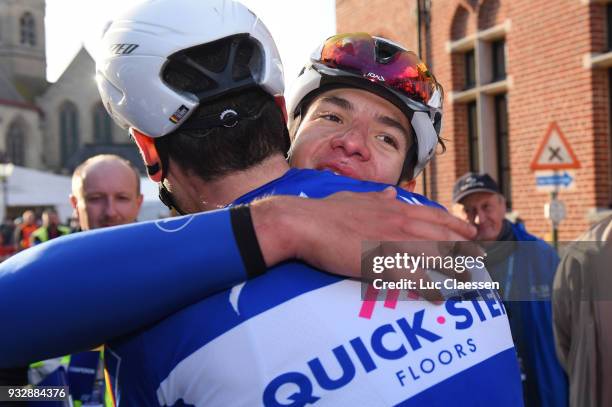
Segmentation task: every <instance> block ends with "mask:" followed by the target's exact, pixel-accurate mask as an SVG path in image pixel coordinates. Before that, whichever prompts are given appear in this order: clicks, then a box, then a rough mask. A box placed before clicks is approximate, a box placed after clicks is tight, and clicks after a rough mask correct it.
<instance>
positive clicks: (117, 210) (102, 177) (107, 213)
mask: <svg viewBox="0 0 612 407" xmlns="http://www.w3.org/2000/svg"><path fill="white" fill-rule="evenodd" d="M142 200H143V196H142V194H141V193H140V175H139V174H138V170H137V169H136V168H134V166H133V165H132V163H130V162H129V161H128V160H125V159H123V158H121V157H119V156H117V155H113V154H102V155H97V156H94V157H91V158H89V159H88V160H86V161H85V162H83V163H82V164H81V165H79V166H78V167H77V168H76V170H74V174H73V175H72V194H71V195H70V203H71V204H72V207H73V208H74V209H75V211H76V214H77V219H78V221H79V226H80V228H81V230H90V229H97V228H102V227H107V226H116V225H124V224H126V223H132V222H135V221H136V218H137V217H138V212H139V211H140V207H141V205H142Z"/></svg>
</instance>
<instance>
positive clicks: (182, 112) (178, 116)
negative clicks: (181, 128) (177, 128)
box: [170, 105, 189, 124]
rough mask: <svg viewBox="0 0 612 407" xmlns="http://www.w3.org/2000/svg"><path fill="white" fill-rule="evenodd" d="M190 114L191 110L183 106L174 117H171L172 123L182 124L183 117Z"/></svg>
mask: <svg viewBox="0 0 612 407" xmlns="http://www.w3.org/2000/svg"><path fill="white" fill-rule="evenodd" d="M187 112H189V108H188V107H187V106H185V105H181V107H179V108H178V110H177V111H176V112H174V114H173V115H172V116H170V121H171V122H172V123H174V124H177V123H178V122H180V121H181V120H182V119H183V117H185V115H186V114H187Z"/></svg>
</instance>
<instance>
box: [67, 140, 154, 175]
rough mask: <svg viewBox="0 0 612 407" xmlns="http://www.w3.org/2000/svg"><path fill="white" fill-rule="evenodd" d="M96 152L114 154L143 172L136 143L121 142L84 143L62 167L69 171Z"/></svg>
mask: <svg viewBox="0 0 612 407" xmlns="http://www.w3.org/2000/svg"><path fill="white" fill-rule="evenodd" d="M98 154H116V155H118V156H119V157H123V158H125V159H126V160H128V161H129V162H131V163H132V164H133V165H134V167H136V168H138V171H140V173H141V174H146V173H145V167H144V164H143V162H142V159H141V158H140V153H139V152H138V149H137V148H136V145H134V144H132V143H121V144H85V145H83V146H81V148H79V149H78V150H77V151H76V152H75V153H74V154H73V155H72V157H70V159H69V160H68V161H67V162H66V163H64V168H65V169H67V170H68V171H69V172H70V173H72V172H73V171H74V169H75V168H76V167H77V166H78V165H79V164H81V163H82V162H83V161H85V160H87V159H88V158H90V157H93V156H95V155H98Z"/></svg>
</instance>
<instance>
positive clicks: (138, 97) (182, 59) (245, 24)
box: [96, 0, 284, 138]
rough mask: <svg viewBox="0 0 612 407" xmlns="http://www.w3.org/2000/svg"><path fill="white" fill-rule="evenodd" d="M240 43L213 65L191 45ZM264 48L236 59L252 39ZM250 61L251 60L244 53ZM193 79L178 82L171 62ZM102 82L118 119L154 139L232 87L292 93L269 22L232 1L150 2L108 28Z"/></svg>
mask: <svg viewBox="0 0 612 407" xmlns="http://www.w3.org/2000/svg"><path fill="white" fill-rule="evenodd" d="M229 37H235V41H234V40H232V43H231V46H230V47H229V51H228V52H227V55H225V57H226V58H225V59H226V60H225V61H220V64H219V66H217V67H214V68H211V67H207V66H202V65H201V64H200V63H199V61H198V60H197V58H191V57H190V54H189V52H188V51H189V50H190V49H193V48H194V47H198V46H202V45H205V44H211V43H214V42H215V41H217V40H221V39H228V38H229ZM245 41H247V42H249V44H250V45H249V46H251V47H253V44H254V47H255V48H256V49H257V50H258V51H256V52H252V53H251V54H249V55H250V56H249V57H248V58H249V59H248V60H247V61H246V65H247V68H244V65H245V62H244V60H243V61H242V65H243V66H242V67H237V66H236V64H235V63H234V62H235V61H236V60H237V59H239V57H236V55H241V54H240V47H242V46H243V45H244V42H245ZM243 59H244V58H243ZM169 61H173V62H175V63H179V64H180V67H181V68H180V70H181V72H182V73H184V72H186V73H187V75H188V77H189V79H190V80H191V82H190V83H188V84H187V85H186V86H184V87H182V88H181V87H177V86H174V85H173V83H172V75H173V73H172V72H169V71H168V65H169V64H168V63H169ZM96 82H97V84H98V90H99V92H100V96H101V97H102V102H103V103H104V106H105V107H106V109H107V110H108V113H109V114H110V115H111V117H112V118H113V119H114V120H115V122H116V123H117V124H118V125H119V126H121V127H123V128H134V129H136V130H138V131H139V132H141V133H143V134H145V135H147V136H149V137H153V138H156V137H162V136H164V135H166V134H168V133H171V132H172V131H174V130H176V129H177V128H178V127H179V126H180V125H181V124H182V123H183V122H184V121H185V120H186V119H187V118H188V117H189V116H190V115H191V114H192V113H193V111H194V110H195V109H196V108H197V107H198V106H199V105H200V103H202V102H204V101H208V100H212V99H215V98H217V97H220V96H223V95H225V94H227V93H229V92H235V91H239V90H240V89H244V88H248V87H252V86H258V87H260V88H262V89H263V90H264V91H266V92H267V93H269V94H270V95H272V96H274V97H280V96H282V94H283V90H284V81H283V69H282V64H281V59H280V56H279V54H278V50H277V49H276V45H275V43H274V41H273V39H272V36H271V35H270V33H269V31H268V29H267V28H266V27H265V25H264V24H263V23H262V22H261V21H260V20H259V19H258V18H257V16H255V14H253V13H252V12H251V11H250V10H249V9H247V8H246V7H245V6H244V5H242V4H240V3H238V2H235V1H232V0H148V1H146V2H144V3H142V4H140V5H138V6H136V7H135V8H133V9H131V10H130V11H128V12H126V13H124V14H123V15H121V16H120V17H118V18H116V19H115V20H113V21H112V22H111V23H110V24H109V25H108V27H107V29H106V30H105V32H104V35H103V38H102V49H101V50H100V52H99V53H97V55H96Z"/></svg>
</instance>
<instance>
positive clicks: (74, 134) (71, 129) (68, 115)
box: [60, 102, 79, 164]
mask: <svg viewBox="0 0 612 407" xmlns="http://www.w3.org/2000/svg"><path fill="white" fill-rule="evenodd" d="M60 143H61V153H62V164H63V163H65V162H66V161H67V160H68V159H69V158H70V157H71V156H72V154H74V152H75V151H76V150H77V148H78V147H79V115H78V111H77V108H76V106H75V105H74V103H72V102H64V104H63V105H62V106H61V108H60Z"/></svg>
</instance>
